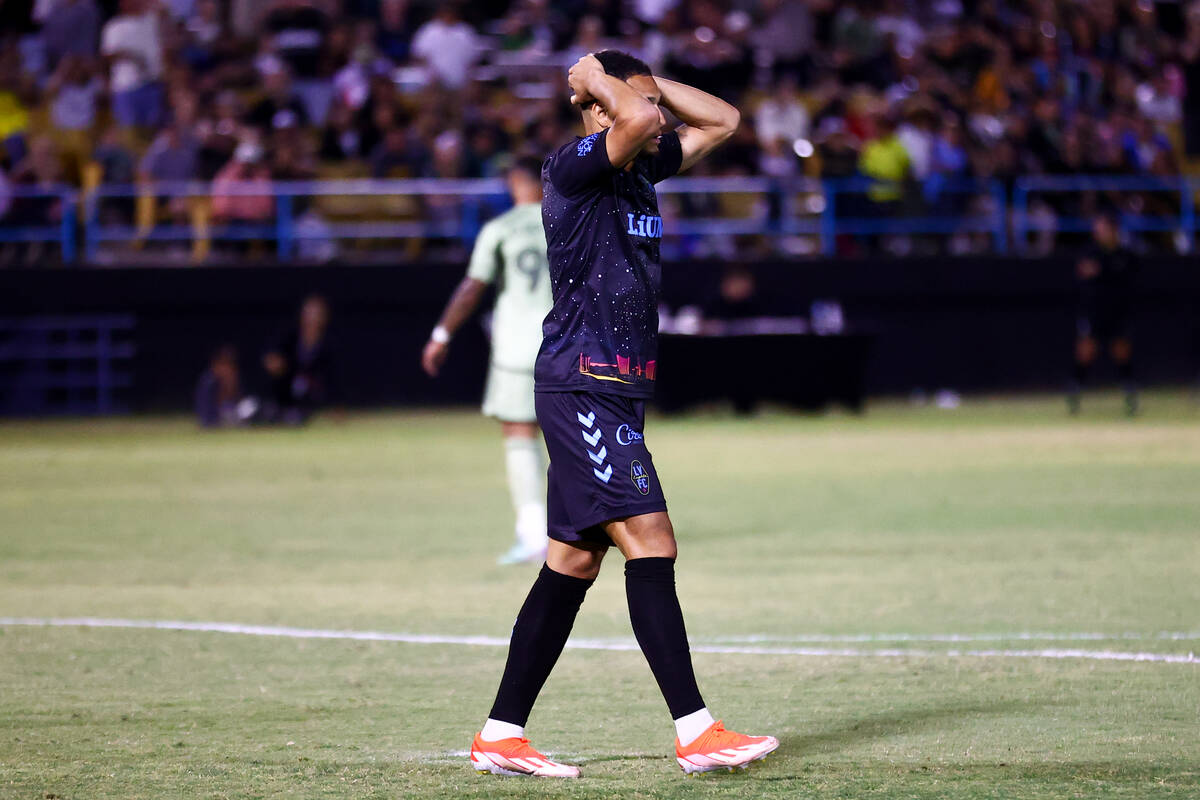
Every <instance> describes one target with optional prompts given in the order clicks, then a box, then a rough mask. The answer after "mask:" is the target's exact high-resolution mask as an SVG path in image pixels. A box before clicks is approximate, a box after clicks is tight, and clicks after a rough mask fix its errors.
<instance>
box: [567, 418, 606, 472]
mask: <svg viewBox="0 0 1200 800" xmlns="http://www.w3.org/2000/svg"><path fill="white" fill-rule="evenodd" d="M575 417H576V419H578V420H579V424H580V425H582V426H583V429H582V430H581V431H579V433H580V435H581V436H583V441H584V442H586V443H587V445H588V447H596V445H600V446H599V448H597V449H596V450H588V449H585V450H584V452H585V453H587V454H588V458H590V459H591V460H592V461H593V462H595V463H596V464H597V465H598V467H603V469H599V468H598V467H592V474H594V475H595V476H596V480H598V481H600V482H601V483H608V482H609V480H611V479H612V474H613V468H612V464H605V463H604V460H605V459H606V458H608V448H607V447H605V446H604V445H602V444H600V439H601V437H603V436H604V431H602V430H600V426H599V425H597V424H596V412H595V411H589V412H588V413H586V414H584V413H583V412H582V411H576V412H575ZM592 428H595V430H592Z"/></svg>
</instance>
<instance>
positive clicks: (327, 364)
mask: <svg viewBox="0 0 1200 800" xmlns="http://www.w3.org/2000/svg"><path fill="white" fill-rule="evenodd" d="M328 333H329V304H328V303H327V302H326V301H325V298H324V297H322V296H321V295H317V294H314V295H310V296H309V297H307V298H305V300H304V303H303V305H301V307H300V319H299V324H298V325H297V326H296V327H295V328H294V329H292V330H291V331H289V332H288V333H287V334H286V335H285V336H283V338H282V339H280V340H279V342H278V343H277V344H276V345H275V347H273V348H272V349H271V350H269V351H268V352H267V353H266V354H265V355H264V356H263V368H264V369H265V370H266V372H267V375H268V376H269V377H270V381H271V397H272V400H273V401H274V405H273V408H271V409H270V410H268V412H267V419H268V420H269V421H273V422H282V423H284V424H288V425H299V424H302V423H304V422H305V421H307V420H308V418H309V417H310V416H311V415H312V414H313V412H315V411H316V410H317V409H319V408H321V407H322V406H324V405H326V404H327V403H329V402H330V401H331V399H333V397H334V390H335V388H336V381H335V379H334V368H333V367H334V365H333V353H332V350H331V348H330V344H329V337H328Z"/></svg>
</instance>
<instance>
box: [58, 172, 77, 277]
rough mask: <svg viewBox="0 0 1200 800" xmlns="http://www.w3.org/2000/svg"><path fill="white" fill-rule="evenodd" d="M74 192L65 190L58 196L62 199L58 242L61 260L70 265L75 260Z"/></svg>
mask: <svg viewBox="0 0 1200 800" xmlns="http://www.w3.org/2000/svg"><path fill="white" fill-rule="evenodd" d="M74 194H75V193H74V192H72V191H70V190H66V191H64V192H62V194H61V195H59V196H60V197H61V199H62V223H61V224H62V230H61V231H60V234H59V242H60V243H61V246H62V260H63V263H64V264H70V263H71V262H73V261H74V260H75V222H76V220H75V198H74Z"/></svg>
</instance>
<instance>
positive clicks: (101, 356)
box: [96, 320, 112, 414]
mask: <svg viewBox="0 0 1200 800" xmlns="http://www.w3.org/2000/svg"><path fill="white" fill-rule="evenodd" d="M111 357H112V328H110V327H109V322H108V321H107V320H105V321H104V322H102V323H101V324H100V325H99V326H97V328H96V411H97V412H98V413H100V414H110V413H112V364H111V363H110V361H109V359H110V358H111Z"/></svg>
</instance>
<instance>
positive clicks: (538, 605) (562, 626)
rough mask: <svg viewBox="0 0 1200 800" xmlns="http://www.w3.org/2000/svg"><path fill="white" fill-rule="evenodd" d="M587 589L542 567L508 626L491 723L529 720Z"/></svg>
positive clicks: (581, 581) (584, 584) (586, 582)
mask: <svg viewBox="0 0 1200 800" xmlns="http://www.w3.org/2000/svg"><path fill="white" fill-rule="evenodd" d="M592 583H594V581H591V580H585V579H583V578H575V577H572V576H570V575H563V574H562V573H561V572H555V571H554V570H552V569H550V567H548V566H546V565H545V564H543V565H542V571H541V572H540V573H538V577H537V580H536V581H534V582H533V588H532V589H530V590H529V595H528V596H527V597H526V598H525V604H524V605H522V606H521V611H520V612H519V613H518V614H517V621H516V622H515V623H514V624H513V632H512V639H511V641H510V642H509V645H508V661H507V663H505V665H504V677H502V678H501V679H500V689H499V691H497V692H496V702H495V703H494V704H493V705H492V712H491V714H489V715H488V716H489V717H490V718H491V719H494V720H497V721H499V722H508V723H511V724H513V725H521V726H524V725H525V723H526V722H527V721H528V720H529V712H530V711H531V710H532V709H533V703H534V701H535V700H537V696H538V692H540V691H541V690H542V686H543V685H544V684H545V683H546V678H548V677H550V670H552V669H554V664H555V662H556V661H558V657H559V655H561V654H562V650H563V646H564V645H565V644H566V643H567V637H568V636H570V635H571V627H572V626H573V625H574V624H575V615H576V614H578V613H579V607H580V606H581V605H583V598H584V596H585V595H586V594H587V590H588V589H590V588H591V586H592Z"/></svg>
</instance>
